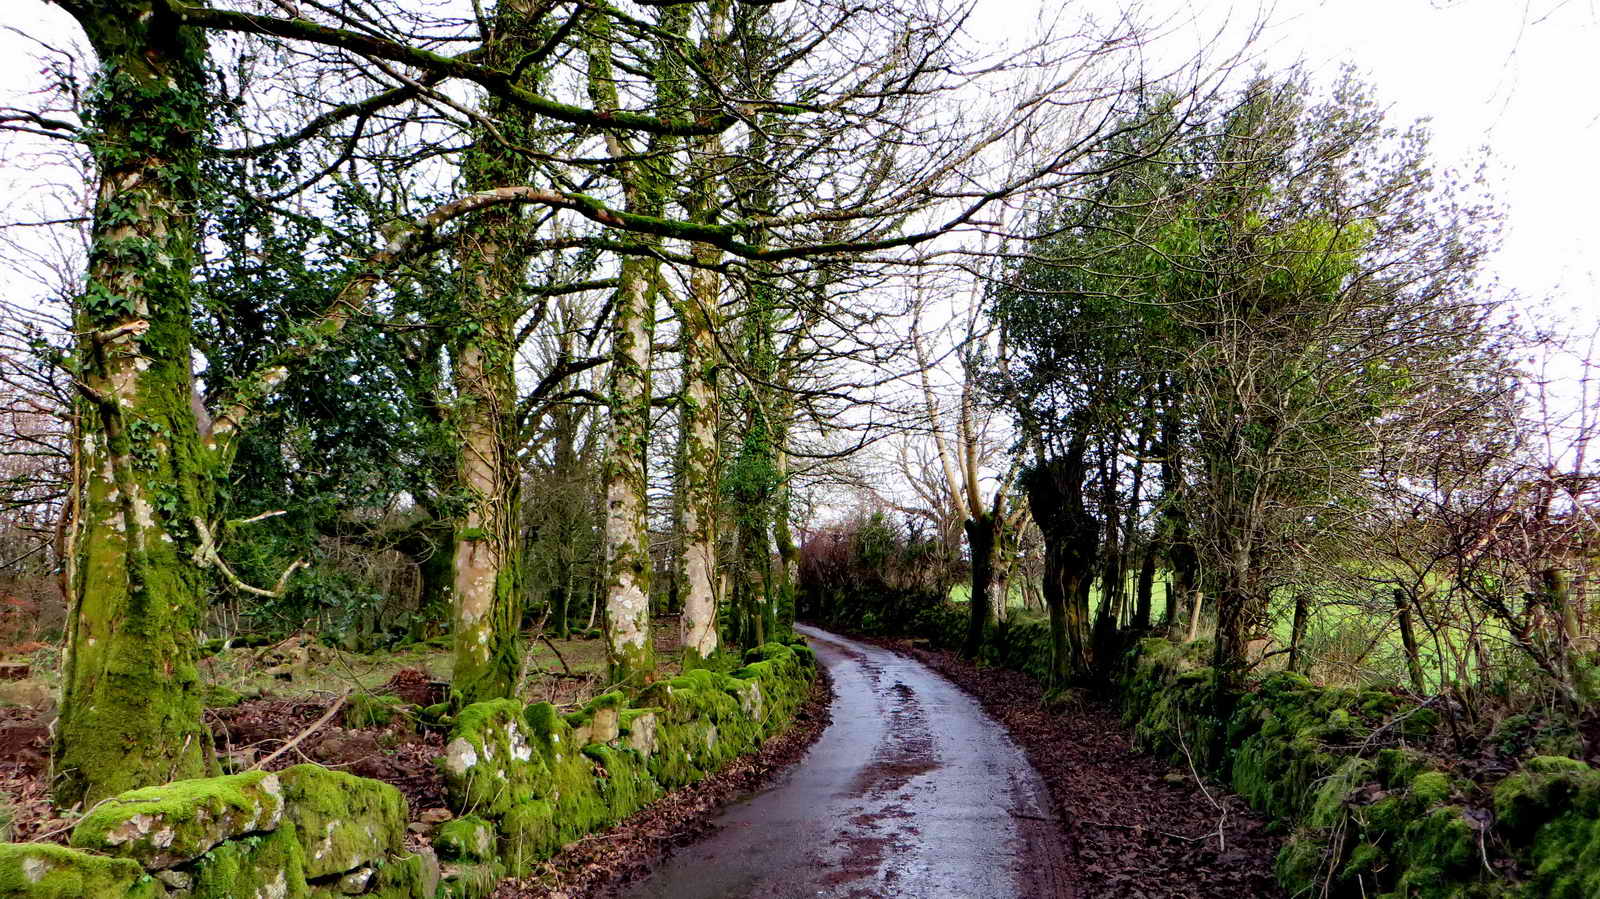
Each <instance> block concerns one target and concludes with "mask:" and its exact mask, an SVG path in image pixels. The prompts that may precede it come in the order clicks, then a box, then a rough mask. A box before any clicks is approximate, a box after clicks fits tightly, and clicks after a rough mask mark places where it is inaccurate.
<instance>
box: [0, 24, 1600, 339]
mask: <svg viewBox="0 0 1600 899" xmlns="http://www.w3.org/2000/svg"><path fill="white" fill-rule="evenodd" d="M791 2H799V0H791ZM979 2H980V7H979V10H978V14H977V15H976V16H975V17H974V20H973V21H974V24H975V27H977V28H978V29H979V30H980V31H982V32H984V33H986V34H993V35H996V36H999V35H1007V36H1009V37H1011V38H1012V39H1013V40H1025V39H1026V38H1027V37H1028V36H1029V35H1028V32H1029V31H1030V30H1031V23H1032V22H1033V21H1034V17H1033V15H1032V14H1031V13H1030V12H1029V9H1030V8H1031V7H1032V6H1033V4H1034V0H979ZM6 5H7V10H6V12H7V16H6V19H7V24H8V25H10V26H11V29H13V30H0V104H3V103H13V102H16V99H15V98H17V96H18V95H19V94H24V93H26V92H27V91H28V90H29V89H31V88H32V87H34V86H36V85H38V84H39V83H40V82H41V76H40V74H39V65H38V63H37V62H36V61H35V60H34V58H33V56H34V48H33V46H32V45H31V43H30V42H29V41H27V40H25V39H23V38H22V37H20V36H19V35H18V34H17V32H18V31H20V32H24V33H28V34H34V35H38V36H40V37H43V38H45V39H46V40H49V41H51V42H52V43H57V44H65V43H69V42H72V41H75V40H77V39H78V36H77V34H76V29H75V28H74V27H73V26H72V25H71V24H70V19H68V17H67V16H66V15H65V14H64V13H63V12H61V10H60V9H59V8H58V7H55V6H53V5H49V4H46V3H44V2H43V0H8V2H7V4H6ZM1050 6H1051V7H1055V6H1056V2H1055V0H1050ZM1115 6H1116V4H1113V3H1110V2H1106V0H1091V2H1090V3H1088V4H1081V3H1080V4H1075V5H1074V6H1072V7H1069V9H1080V8H1102V7H1103V8H1104V9H1106V10H1107V14H1109V13H1110V11H1112V10H1114V8H1115ZM1244 6H1245V5H1243V4H1234V3H1229V2H1223V0H1208V2H1183V0H1146V2H1145V3H1143V5H1142V6H1141V7H1140V12H1141V14H1142V16H1143V17H1144V18H1146V19H1148V20H1153V21H1159V22H1164V23H1166V25H1165V29H1166V31H1167V33H1168V34H1169V37H1168V38H1167V39H1166V41H1167V44H1166V45H1165V46H1167V47H1169V48H1170V49H1160V48H1158V49H1157V50H1156V51H1155V52H1156V53H1157V54H1162V53H1170V54H1172V56H1173V57H1174V58H1177V56H1178V54H1179V53H1183V52H1189V51H1192V49H1193V47H1194V45H1195V43H1196V42H1198V41H1199V40H1202V39H1203V38H1204V37H1205V36H1209V35H1210V34H1212V33H1213V32H1215V31H1216V30H1217V29H1218V28H1221V27H1223V25H1224V23H1228V22H1230V21H1231V22H1232V23H1234V24H1235V25H1237V24H1239V23H1241V22H1242V21H1243V20H1244V19H1247V18H1249V17H1250V13H1251V9H1249V8H1243V9H1241V7H1244ZM1268 16H1269V21H1270V23H1271V24H1270V25H1269V26H1268V27H1267V29H1266V31H1265V33H1264V35H1263V37H1262V39H1261V40H1260V41H1259V42H1258V43H1257V44H1256V45H1255V47H1254V48H1253V49H1252V51H1251V52H1252V53H1253V54H1255V55H1256V57H1257V58H1258V59H1259V60H1260V61H1261V62H1262V63H1263V64H1264V65H1266V66H1267V67H1268V68H1281V67H1284V66H1288V65H1290V64H1293V63H1296V62H1303V63H1304V64H1305V65H1306V66H1307V68H1309V69H1310V70H1311V71H1312V72H1314V73H1320V74H1324V75H1326V76H1327V77H1329V78H1331V77H1332V76H1333V75H1334V74H1335V73H1336V72H1337V70H1338V68H1339V67H1340V66H1341V65H1344V64H1346V63H1349V64H1353V65H1354V66H1355V67H1356V68H1357V70H1358V71H1359V72H1361V73H1362V74H1363V75H1364V76H1365V77H1366V78H1367V79H1368V80H1370V81H1371V82H1372V83H1373V84H1374V85H1375V86H1376V88H1377V91H1378V95H1379V97H1380V98H1381V99H1382V100H1383V101H1385V102H1387V103H1389V104H1391V105H1392V110H1393V113H1394V114H1395V116H1397V117H1398V118H1399V119H1403V120H1404V119H1412V118H1417V117H1428V118H1430V119H1431V121H1432V127H1433V131H1434V134H1435V143H1434V147H1435V154H1436V156H1437V158H1438V159H1439V161H1440V162H1441V164H1443V165H1446V166H1454V167H1460V168H1467V169H1470V168H1472V167H1474V166H1475V164H1476V160H1477V159H1478V158H1479V150H1480V148H1487V149H1488V151H1489V154H1490V155H1489V169H1488V171H1489V178H1490V182H1491V185H1492V189H1493V191H1494V193H1495V194H1496V195H1497V196H1498V197H1499V198H1500V200H1501V201H1502V202H1503V203H1504V205H1505V206H1506V208H1507V213H1508V214H1507V223H1506V224H1507V228H1506V234H1505V249H1504V250H1503V252H1502V253H1501V254H1500V256H1499V258H1498V259H1497V260H1496V261H1495V264H1494V268H1495V270H1496V272H1497V273H1498V274H1499V276H1500V278H1501V280H1502V282H1503V283H1505V284H1506V285H1507V286H1510V287H1513V288H1515V289H1516V291H1517V292H1518V293H1519V294H1520V295H1522V296H1523V297H1524V298H1525V299H1526V300H1527V301H1529V302H1530V303H1531V302H1537V301H1539V300H1543V299H1546V298H1548V299H1550V300H1551V301H1552V305H1553V306H1554V308H1556V309H1558V310H1561V311H1562V312H1565V313H1567V315H1568V321H1569V322H1570V323H1571V324H1573V325H1575V326H1577V327H1578V328H1580V329H1583V330H1587V328H1588V327H1589V326H1590V324H1591V323H1592V322H1593V320H1594V317H1595V315H1596V313H1597V312H1600V290H1597V286H1596V283H1595V282H1596V279H1595V273H1596V272H1597V270H1600V265H1597V263H1596V258H1597V255H1596V251H1597V250H1600V233H1597V232H1600V221H1597V211H1600V165H1597V160H1596V151H1597V150H1600V146H1597V145H1600V140H1597V138H1600V90H1597V89H1596V88H1595V85H1596V84H1600V52H1596V48H1597V46H1600V41H1597V40H1596V38H1597V37H1600V11H1597V10H1596V8H1595V6H1594V5H1593V0H1582V2H1579V0H1456V2H1441V0H1335V2H1323V0H1280V2H1278V3H1277V4H1276V6H1275V7H1273V8H1272V9H1271V10H1269V11H1268ZM32 177H34V176H32V175H30V174H29V173H27V172H23V171H21V170H20V169H19V167H18V166H15V165H12V164H10V162H9V160H7V159H5V158H0V191H4V192H5V193H7V194H11V196H10V197H8V198H7V199H8V200H9V202H8V204H7V207H8V208H7V209H6V210H5V211H3V212H0V220H7V221H9V220H15V219H17V218H21V217H24V216H23V215H22V214H21V213H22V212H23V208H22V207H24V206H25V205H27V194H28V192H29V191H28V187H29V182H30V179H31V178H32ZM19 201H21V202H19ZM0 283H4V284H7V285H8V287H9V288H10V289H9V290H8V291H7V293H9V294H12V296H11V297H10V299H12V300H13V301H14V300H16V299H17V297H15V296H14V294H15V290H16V286H17V283H18V282H17V280H16V273H14V272H6V273H3V274H0Z"/></svg>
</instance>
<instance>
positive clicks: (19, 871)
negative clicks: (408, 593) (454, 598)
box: [0, 644, 815, 899]
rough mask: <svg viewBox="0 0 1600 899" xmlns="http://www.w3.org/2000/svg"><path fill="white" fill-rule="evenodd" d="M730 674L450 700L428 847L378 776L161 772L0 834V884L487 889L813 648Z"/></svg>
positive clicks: (427, 892) (804, 684)
mask: <svg viewBox="0 0 1600 899" xmlns="http://www.w3.org/2000/svg"><path fill="white" fill-rule="evenodd" d="M744 662H745V665H744V666H743V667H741V668H739V669H738V670H737V671H735V672H733V673H732V674H731V675H730V674H720V673H717V672H713V671H709V670H706V669H696V670H693V671H691V672H689V673H687V674H685V675H684V676H682V677H677V678H673V679H672V680H670V681H665V682H660V683H655V684H651V685H650V686H648V687H646V688H645V689H644V690H643V691H642V692H641V693H640V694H639V695H638V696H637V697H634V698H633V699H632V700H631V701H630V700H629V699H628V697H627V696H625V695H623V694H621V693H608V694H606V695H604V696H600V697H598V698H596V699H595V700H593V701H592V702H590V703H589V704H588V705H587V706H585V707H584V708H582V709H580V710H578V711H576V712H573V713H570V714H567V715H562V714H560V713H558V712H557V710H556V709H555V707H554V706H552V705H550V704H549V703H538V704H536V705H532V706H526V707H524V706H523V705H522V704H521V703H518V702H515V701H513V700H497V701H494V702H484V703H477V704H474V705H471V706H468V707H466V708H465V709H463V710H462V712H461V714H460V715H459V716H457V718H456V721H455V722H454V727H453V731H452V733H451V740H450V742H449V744H448V746H447V749H446V752H445V754H444V756H443V757H441V758H440V759H439V761H438V764H439V766H440V768H441V770H442V771H443V773H444V775H445V780H446V783H447V785H448V787H449V792H450V800H451V806H452V808H453V810H454V811H455V812H456V813H457V815H458V816H459V817H457V818H456V819H455V820H453V821H451V822H449V823H448V824H446V825H445V826H443V827H442V828H441V829H440V830H439V832H438V833H437V834H436V836H435V839H434V845H433V849H432V850H427V851H422V852H411V851H408V850H407V849H406V847H405V836H406V821H407V819H408V817H409V816H408V815H407V810H406V803H405V798H404V797H403V796H401V794H400V792H399V791H398V790H396V789H395V788H394V787H391V786H389V785H388V784H384V783H380V782H378V781H375V780H369V779H366V778H361V777H355V776H353V775H349V774H345V773H342V772H338V771H330V770H328V769H326V768H322V767H320V766H317V765H297V766H295V767H293V768H288V769H286V770H284V771H280V772H275V773H268V772H263V771H253V772H248V773H244V774H236V775H230V776H227V777H213V778H200V779H195V780H185V781H177V782H174V783H170V784H166V785H164V786H159V787H149V788H145V789H140V790H133V791H130V792H127V793H123V794H121V795H119V796H117V797H116V798H114V799H111V800H107V801H106V802H104V803H102V804H100V805H98V806H96V807H95V808H93V809H92V810H91V811H90V812H89V813H88V814H87V815H85V816H84V818H83V819H82V820H81V821H80V822H79V823H78V825H77V827H76V828H75V829H74V831H73V834H72V839H71V843H72V848H66V847H62V846H54V845H47V844H17V843H7V844H0V897H3V899H10V897H17V899H75V897H86V899H87V897H92V899H116V897H126V899H161V897H178V896H182V897H187V899H235V897H238V899H243V897H282V899H309V897H321V896H329V897H331V896H344V895H363V896H374V897H381V899H440V897H450V899H472V897H483V896H488V895H489V894H490V893H492V892H493V891H494V889H495V886H496V885H497V883H498V882H499V880H500V879H501V878H502V877H503V876H505V875H507V874H522V873H526V872H528V871H529V870H531V869H532V866H533V865H534V864H535V863H536V862H537V861H539V860H541V859H544V858H547V857H548V856H549V855H551V854H552V853H553V852H555V850H556V849H558V848H559V847H560V846H561V845H562V844H564V843H567V842H570V841H572V840H574V839H577V838H578V837H580V836H582V835H584V834H586V833H589V832H591V831H594V830H597V829H600V828H603V827H606V826H609V825H610V824H612V823H614V822H616V821H618V820H620V819H621V818H623V817H625V816H627V815H628V814H630V813H632V812H633V811H635V810H637V809H639V808H640V807H642V806H643V805H645V804H647V803H649V802H650V801H652V800H654V799H655V798H656V797H658V796H660V795H661V794H662V793H663V792H665V791H666V790H669V789H672V788H674V787H678V786H682V785H683V784H687V783H690V782H692V781H695V780H698V779H699V778H701V777H704V776H705V775H707V774H709V773H711V772H713V771H715V770H717V769H718V768H720V767H721V766H722V765H723V764H725V763H726V762H727V761H729V760H730V759H732V758H733V757H734V756H737V755H739V754H740V753H743V752H746V751H749V750H750V749H753V748H754V747H755V746H756V745H758V744H759V743H760V741H761V740H762V739H763V738H764V737H766V736H768V735H770V734H772V733H773V732H774V731H776V730H778V729H779V728H781V727H782V726H784V725H785V724H786V723H787V722H788V721H789V720H790V719H791V718H792V717H793V715H794V712H795V709H796V708H797V707H798V706H799V705H800V704H801V703H802V702H803V701H804V699H805V696H806V695H807V692H808V688H809V684H810V682H811V679H812V677H813V675H814V671H815V657H814V656H813V655H812V653H811V650H810V649H809V648H807V647H806V646H804V645H803V644H795V645H789V646H786V645H782V644H767V645H765V646H761V647H758V648H756V649H753V650H751V651H750V652H749V653H747V654H746V656H745V659H744Z"/></svg>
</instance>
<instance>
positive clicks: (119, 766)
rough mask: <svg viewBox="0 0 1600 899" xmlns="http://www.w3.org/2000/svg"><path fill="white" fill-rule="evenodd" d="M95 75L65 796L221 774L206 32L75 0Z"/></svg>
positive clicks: (157, 8)
mask: <svg viewBox="0 0 1600 899" xmlns="http://www.w3.org/2000/svg"><path fill="white" fill-rule="evenodd" d="M67 8H68V10H69V11H70V12H71V13H72V14H73V15H74V16H75V17H76V18H77V19H78V21H79V23H80V24H81V25H82V26H83V28H84V31H85V32H86V33H87V34H88V37H89V41H90V43H91V44H92V45H93V47H94V50H95V53H96V55H97V56H99V58H100V63H101V68H100V72H99V73H98V75H97V76H96V82H97V85H96V88H95V89H94V90H93V91H91V92H90V93H89V97H90V100H89V104H90V108H89V114H88V118H87V120H88V123H89V129H88V131H87V136H88V140H89V145H90V150H91V152H92V153H93V156H94V162H95V167H96V169H97V171H98V174H99V185H98V189H97V191H96V195H95V206H94V222H93V232H92V236H93V240H92V243H91V246H90V251H89V275H88V284H87V287H86V290H85V292H84V295H83V297H82V299H81V300H80V302H79V305H78V309H77V321H76V330H77V333H78V345H77V349H76V353H75V357H74V358H75V361H76V363H77V364H78V366H79V367H80V368H79V371H78V374H77V381H78V382H79V383H80V384H81V385H82V387H83V393H84V394H85V396H86V397H87V398H86V399H84V400H82V401H81V402H82V405H83V407H82V409H81V412H80V421H81V432H80V433H81V445H80V447H79V448H78V452H79V456H80V458H81V459H82V460H83V476H82V485H81V495H80V496H78V497H77V498H76V501H75V505H74V508H75V510H76V512H77V516H76V517H77V520H76V522H75V524H74V527H75V529H76V533H77V537H76V541H75V542H76V548H77V557H76V561H75V574H76V576H75V578H74V581H73V584H72V592H71V595H70V600H69V602H70V607H69V609H68V625H67V629H68V633H67V655H66V658H65V659H64V662H63V670H62V698H61V716H60V719H59V721H58V722H57V725H56V734H55V741H54V744H53V749H52V754H53V759H52V761H53V772H52V773H53V782H54V787H55V796H56V800H57V802H58V803H59V804H61V805H62V806H63V807H66V806H70V805H73V804H75V803H78V802H84V803H93V802H96V801H98V800H100V799H103V798H105V797H107V796H111V795H114V794H116V793H119V792H122V791H123V790H127V789H131V788H133V787H139V786H146V785H149V784H155V783H163V782H165V781H168V780H171V779H173V778H183V777H196V776H200V775H203V774H205V773H207V772H208V771H210V770H213V769H214V768H215V764H214V762H213V760H212V757H211V738H210V735H209V733H208V732H207V730H206V728H205V725H204V724H203V722H202V720H201V713H202V703H201V696H200V677H199V671H198V669H197V667H196V665H197V648H196V642H195V633H196V631H197V630H198V628H199V626H200V623H201V618H202V613H203V606H204V602H205V585H206V580H207V578H206V576H205V574H204V572H203V570H202V569H201V567H200V564H198V562H199V560H200V559H202V558H203V550H204V549H205V548H208V547H209V546H210V538H209V535H208V534H207V532H206V531H207V526H206V525H205V522H206V521H207V520H208V519H209V517H210V515H211V514H212V502H213V492H212V483H213V477H214V475H215V471H216V467H217V466H218V464H219V462H218V460H217V459H216V458H215V456H214V454H213V453H212V452H211V451H210V450H209V449H208V447H207V445H206V443H205V441H204V440H203V439H202V435H201V433H200V428H199V424H198V422H197V419H196V416H195V412H194V410H193V409H192V408H191V406H190V398H191V396H192V394H193V390H194V386H193V382H194V378H193V374H192V371H191V367H190V358H191V348H190V347H191V339H192V338H191V323H190V308H191V296H192V288H191V278H192V271H193V268H194V264H195V259H196V236H195V224H194V218H193V215H194V208H195V202H196V185H197V184H198V181H199V177H200V173H199V165H200V158H201V153H202V144H201V142H202V141H203V140H204V139H205V136H206V134H207V130H208V128H207V121H208V113H209V110H208V101H207V96H206V89H205V76H204V73H203V67H204V62H205V54H206V47H205V43H204V39H203V36H202V34H201V33H200V32H199V31H197V30H194V29H189V28H184V27H182V26H181V25H180V23H179V22H178V21H177V20H175V19H174V18H173V17H171V16H169V15H167V14H166V13H165V12H163V11H162V10H163V9H164V7H162V6H161V4H156V3H152V2H148V0H145V2H140V0H119V2H113V0H95V2H78V3H73V4H71V5H69V6H68V7H67Z"/></svg>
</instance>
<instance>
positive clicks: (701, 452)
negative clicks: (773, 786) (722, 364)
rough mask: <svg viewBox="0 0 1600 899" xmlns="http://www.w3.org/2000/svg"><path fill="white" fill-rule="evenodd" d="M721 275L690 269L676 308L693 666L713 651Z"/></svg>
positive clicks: (703, 253) (686, 628) (702, 253)
mask: <svg viewBox="0 0 1600 899" xmlns="http://www.w3.org/2000/svg"><path fill="white" fill-rule="evenodd" d="M695 256H696V259H697V260H699V261H704V262H706V263H713V262H715V261H716V258H718V257H720V256H721V254H720V253H718V252H717V251H716V250H715V249H713V248H711V247H708V246H705V245H704V244H700V245H697V246H696V248H695ZM720 281H721V279H720V277H719V276H718V275H717V273H716V272H715V271H712V270H710V269H705V268H699V269H695V270H694V272H693V274H691V275H690V278H689V294H690V295H689V299H688V302H686V303H683V304H682V307H683V308H681V309H680V310H679V314H678V320H679V323H680V325H681V327H682V332H681V337H680V342H681V343H682V345H683V391H682V399H681V402H680V403H679V407H678V408H679V414H680V415H682V416H683V462H682V472H681V475H682V480H681V482H680V484H679V490H680V492H681V493H682V494H683V501H682V507H681V515H682V517H681V519H680V524H679V534H680V539H681V540H682V543H683V550H682V553H683V556H682V575H681V577H682V580H683V585H684V601H683V617H682V619H681V628H682V638H683V659H684V667H685V668H690V667H694V666H696V665H698V664H700V663H701V662H703V661H704V660H705V659H708V658H710V657H711V655H712V654H713V653H715V652H716V651H717V591H716V580H715V579H716V572H717V530H716V524H717V402H716V401H717V389H716V367H717V353H716V334H715V331H714V328H715V321H714V319H713V316H715V314H716V310H717V305H718V303H719V302H720V299H721V298H720V292H721V291H720Z"/></svg>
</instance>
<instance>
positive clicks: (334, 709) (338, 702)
mask: <svg viewBox="0 0 1600 899" xmlns="http://www.w3.org/2000/svg"><path fill="white" fill-rule="evenodd" d="M349 698H350V691H349V690H346V691H345V692H344V693H343V694H341V695H340V696H339V698H338V699H335V700H334V701H333V705H331V706H328V710H327V711H326V712H323V713H322V717H321V718H318V719H317V720H316V721H315V722H314V723H312V725H311V726H310V727H308V728H306V729H305V730H303V731H301V732H300V734H299V735H298V736H296V737H295V738H294V739H293V740H290V741H289V742H287V743H285V744H283V745H282V746H280V747H278V749H277V750H276V751H274V752H273V753H272V754H271V755H269V756H267V757H266V758H264V759H262V760H261V761H259V762H256V763H255V764H254V765H251V766H250V767H249V768H246V769H245V770H246V771H259V770H261V768H262V767H263V766H265V765H266V764H267V763H268V762H270V761H272V760H273V759H275V758H277V757H278V756H280V755H283V754H284V753H285V752H288V751H289V750H291V749H293V748H295V747H296V746H299V745H300V743H301V742H302V741H304V740H305V738H306V737H309V736H311V735H312V734H314V733H316V732H317V731H319V730H321V729H322V727H323V725H325V724H327V723H328V722H329V721H332V720H333V716H334V715H337V714H339V710H340V709H341V708H344V701H345V700H346V699H349Z"/></svg>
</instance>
